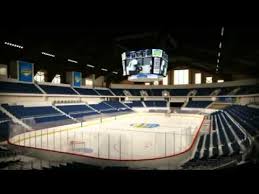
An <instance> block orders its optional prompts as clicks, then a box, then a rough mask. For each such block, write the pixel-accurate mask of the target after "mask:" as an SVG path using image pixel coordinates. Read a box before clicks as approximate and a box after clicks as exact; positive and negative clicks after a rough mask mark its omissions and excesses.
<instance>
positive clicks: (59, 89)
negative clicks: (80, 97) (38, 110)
mask: <svg viewBox="0 0 259 194" xmlns="http://www.w3.org/2000/svg"><path fill="white" fill-rule="evenodd" d="M39 86H40V87H41V88H42V89H43V90H44V91H45V92H46V93H47V94H64V95H77V93H76V92H75V91H74V90H73V89H72V88H70V87H65V86H50V85H39Z"/></svg>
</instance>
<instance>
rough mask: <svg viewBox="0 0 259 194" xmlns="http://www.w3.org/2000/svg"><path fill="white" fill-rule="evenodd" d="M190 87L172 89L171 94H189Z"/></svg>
mask: <svg viewBox="0 0 259 194" xmlns="http://www.w3.org/2000/svg"><path fill="white" fill-rule="evenodd" d="M190 91H191V90H190V89H171V90H170V95H171V96H187V95H188V93H189V92H190Z"/></svg>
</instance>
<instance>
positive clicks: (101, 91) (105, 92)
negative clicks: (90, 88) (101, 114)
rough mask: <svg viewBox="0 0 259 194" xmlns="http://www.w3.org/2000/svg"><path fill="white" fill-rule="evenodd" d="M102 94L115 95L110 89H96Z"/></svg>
mask: <svg viewBox="0 0 259 194" xmlns="http://www.w3.org/2000/svg"><path fill="white" fill-rule="evenodd" d="M95 90H96V92H97V93H98V94H100V95H101V96H114V95H113V94H112V93H111V92H110V90H108V89H95Z"/></svg>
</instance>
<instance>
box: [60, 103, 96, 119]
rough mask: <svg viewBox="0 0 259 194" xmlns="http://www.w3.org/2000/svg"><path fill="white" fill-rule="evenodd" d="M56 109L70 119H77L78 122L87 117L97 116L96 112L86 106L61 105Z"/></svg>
mask: <svg viewBox="0 0 259 194" xmlns="http://www.w3.org/2000/svg"><path fill="white" fill-rule="evenodd" d="M56 107H57V108H58V109H60V110H61V111H63V112H65V113H66V114H68V115H70V116H71V117H73V118H77V119H79V120H80V121H83V120H84V118H85V117H87V116H90V115H97V114H98V112H96V111H94V110H93V109H91V108H90V107H89V106H87V105H86V104H81V105H79V104H74V105H62V106H56Z"/></svg>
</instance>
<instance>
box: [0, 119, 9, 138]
mask: <svg viewBox="0 0 259 194" xmlns="http://www.w3.org/2000/svg"><path fill="white" fill-rule="evenodd" d="M9 124H10V121H0V140H6V139H7V138H8V131H9Z"/></svg>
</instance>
